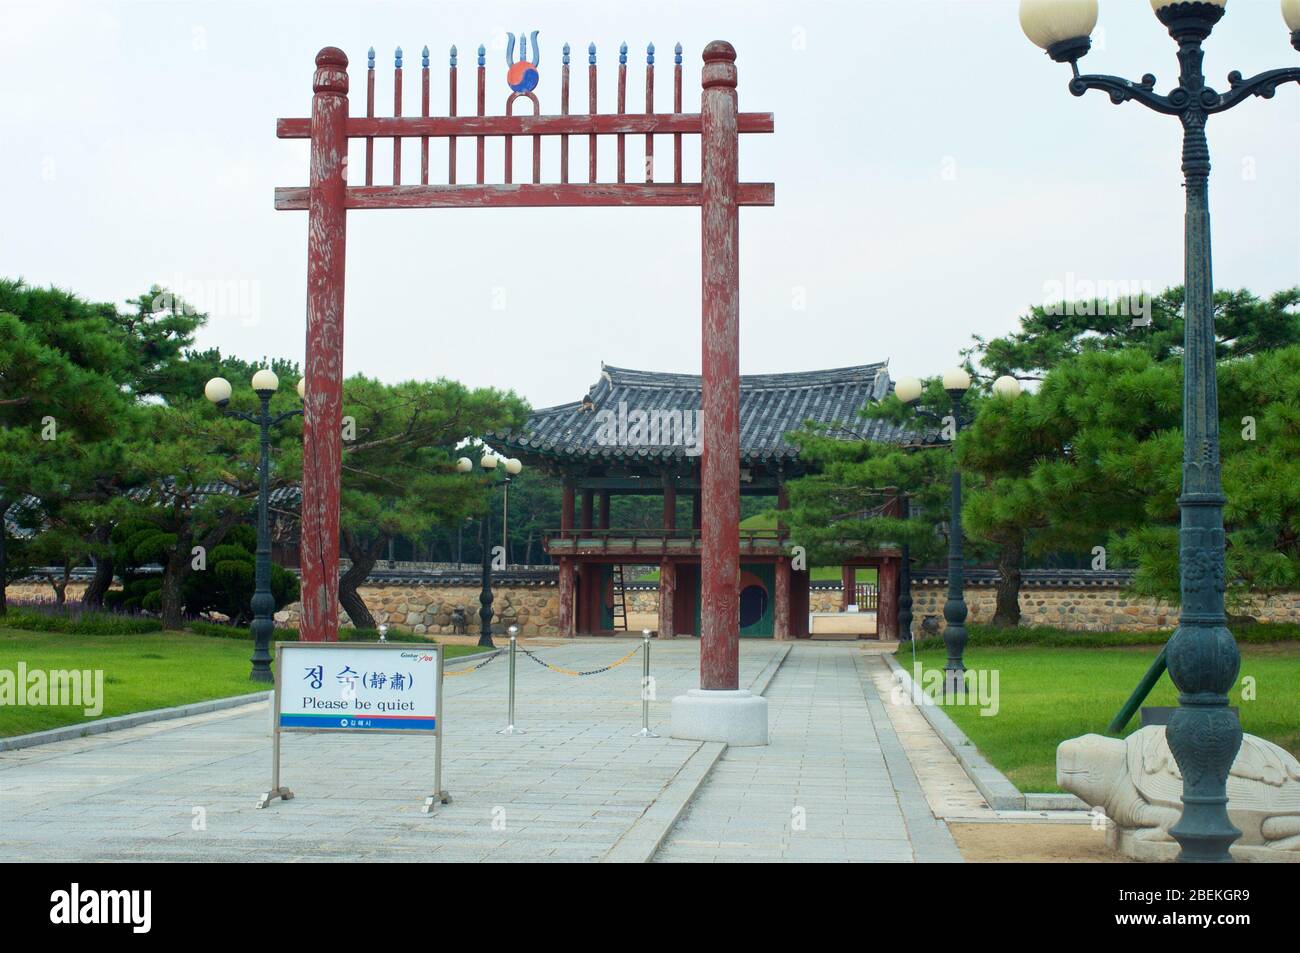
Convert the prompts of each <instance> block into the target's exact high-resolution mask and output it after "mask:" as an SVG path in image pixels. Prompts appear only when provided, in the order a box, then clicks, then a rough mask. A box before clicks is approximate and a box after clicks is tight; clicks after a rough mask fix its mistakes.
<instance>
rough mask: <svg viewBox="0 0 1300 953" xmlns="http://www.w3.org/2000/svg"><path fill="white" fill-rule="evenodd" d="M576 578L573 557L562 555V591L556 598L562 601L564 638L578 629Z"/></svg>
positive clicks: (561, 621)
mask: <svg viewBox="0 0 1300 953" xmlns="http://www.w3.org/2000/svg"><path fill="white" fill-rule="evenodd" d="M573 583H574V578H573V559H572V558H571V557H569V556H561V557H560V591H559V592H558V593H557V595H556V598H557V599H558V601H559V603H560V607H559V608H560V613H559V615H560V636H561V637H562V638H566V639H568V638H572V637H573V635H574V633H575V632H576V631H577V630H576V629H575V627H574V610H575V609H576V608H577V607H576V606H575V605H574V598H573V597H574V585H573Z"/></svg>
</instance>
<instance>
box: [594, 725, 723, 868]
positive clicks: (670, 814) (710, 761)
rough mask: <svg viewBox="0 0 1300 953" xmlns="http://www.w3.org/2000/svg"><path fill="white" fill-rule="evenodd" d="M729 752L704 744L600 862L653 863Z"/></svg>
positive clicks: (713, 743) (717, 744) (716, 744)
mask: <svg viewBox="0 0 1300 953" xmlns="http://www.w3.org/2000/svg"><path fill="white" fill-rule="evenodd" d="M726 749H727V746H726V745H725V744H724V743H722V742H721V741H702V742H700V743H699V747H698V748H696V749H695V753H694V754H692V755H691V756H690V757H689V758H687V759H686V763H685V764H684V765H682V767H681V769H680V770H679V771H678V772H677V773H676V774H675V775H673V779H672V780H671V781H669V782H668V783H667V784H666V785H664V788H663V790H662V791H660V792H659V795H658V797H656V798H655V799H654V800H653V801H652V802H651V803H650V806H649V807H647V808H646V809H645V812H644V813H643V814H642V815H641V816H640V817H638V818H637V819H636V821H635V822H633V824H632V826H631V827H629V828H628V829H627V830H626V831H625V832H624V833H623V836H622V837H620V838H619V839H618V840H617V841H616V842H615V843H614V846H613V847H611V848H610V849H609V850H608V851H606V852H605V855H604V856H603V857H601V858H600V863H602V864H648V863H650V861H651V860H652V859H654V855H655V854H657V853H658V852H659V847H660V846H661V845H662V844H663V842H664V841H665V840H666V839H667V837H668V833H669V832H670V831H671V830H672V829H673V826H674V825H675V824H676V823H677V821H678V819H679V818H681V816H682V814H683V813H685V811H686V807H687V805H689V804H690V803H691V799H692V798H693V797H695V792H696V791H698V790H699V788H700V785H701V784H703V783H704V779H705V778H707V777H708V776H709V773H710V772H711V771H712V770H713V766H714V765H715V764H717V763H718V759H719V758H721V757H722V752H723V751H725V750H726Z"/></svg>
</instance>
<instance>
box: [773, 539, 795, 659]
mask: <svg viewBox="0 0 1300 953" xmlns="http://www.w3.org/2000/svg"><path fill="white" fill-rule="evenodd" d="M772 601H773V606H772V611H773V615H774V617H773V620H772V638H774V639H776V640H777V641H785V640H786V639H789V638H790V637H791V635H790V560H789V559H787V558H786V557H784V556H782V557H781V558H779V559H777V561H776V593H775V598H774V599H773V600H772Z"/></svg>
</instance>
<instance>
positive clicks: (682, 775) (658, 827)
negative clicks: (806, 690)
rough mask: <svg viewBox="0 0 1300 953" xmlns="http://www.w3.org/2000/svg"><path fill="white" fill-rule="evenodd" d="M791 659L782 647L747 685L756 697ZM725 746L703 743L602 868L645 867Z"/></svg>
mask: <svg viewBox="0 0 1300 953" xmlns="http://www.w3.org/2000/svg"><path fill="white" fill-rule="evenodd" d="M789 655H790V646H789V645H784V646H782V647H781V651H779V652H777V653H776V655H774V656H773V657H772V658H771V659H770V660H768V663H767V664H766V665H764V666H763V670H762V671H761V672H759V673H758V676H757V677H756V678H755V679H754V681H753V682H751V683H750V685H749V690H750V691H751V692H753V693H754V694H755V695H761V694H763V693H764V692H765V691H767V686H768V685H770V684H772V679H773V678H775V677H776V673H777V671H778V670H779V669H780V668H781V666H782V664H784V662H785V660H786V658H787V657H789ZM726 749H727V746H726V745H725V744H723V743H722V742H720V741H704V742H701V743H700V746H699V747H698V748H696V749H695V753H694V754H692V755H691V756H690V757H689V758H687V759H686V763H685V764H683V765H682V767H681V769H680V770H679V771H678V772H677V773H676V774H675V775H674V776H673V778H672V780H671V781H669V782H668V783H667V784H666V785H665V786H664V788H663V790H661V791H660V792H659V796H658V797H656V798H655V799H654V801H652V802H651V803H650V806H649V807H647V808H646V809H645V811H644V812H643V813H642V814H641V816H640V817H638V818H637V819H636V821H634V822H633V824H632V826H631V827H629V828H628V829H627V830H626V831H625V832H624V833H623V836H622V837H620V838H619V839H618V840H617V841H616V842H615V843H614V846H613V847H611V848H610V849H609V850H608V851H606V852H605V855H604V856H603V857H601V858H600V863H602V864H648V863H650V861H652V860H653V859H654V856H655V854H657V853H659V848H660V847H661V846H662V845H663V842H664V841H665V840H666V839H667V838H668V834H669V833H670V832H671V831H672V829H673V827H674V826H675V825H676V824H677V821H678V820H679V819H680V818H681V816H682V814H683V813H684V812H685V811H686V808H687V806H688V805H689V804H690V803H691V799H692V798H694V797H695V792H696V791H698V790H699V789H700V785H701V784H703V783H704V779H705V778H707V777H708V776H709V773H710V772H711V771H712V770H713V766H714V765H715V764H717V763H718V759H719V758H721V757H722V753H723V752H724V751H725V750H726Z"/></svg>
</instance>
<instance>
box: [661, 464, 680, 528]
mask: <svg viewBox="0 0 1300 953" xmlns="http://www.w3.org/2000/svg"><path fill="white" fill-rule="evenodd" d="M663 528H664V529H665V530H666V531H671V530H675V529H676V528H677V484H676V483H675V482H673V476H672V474H671V473H665V474H664V526H663Z"/></svg>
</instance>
